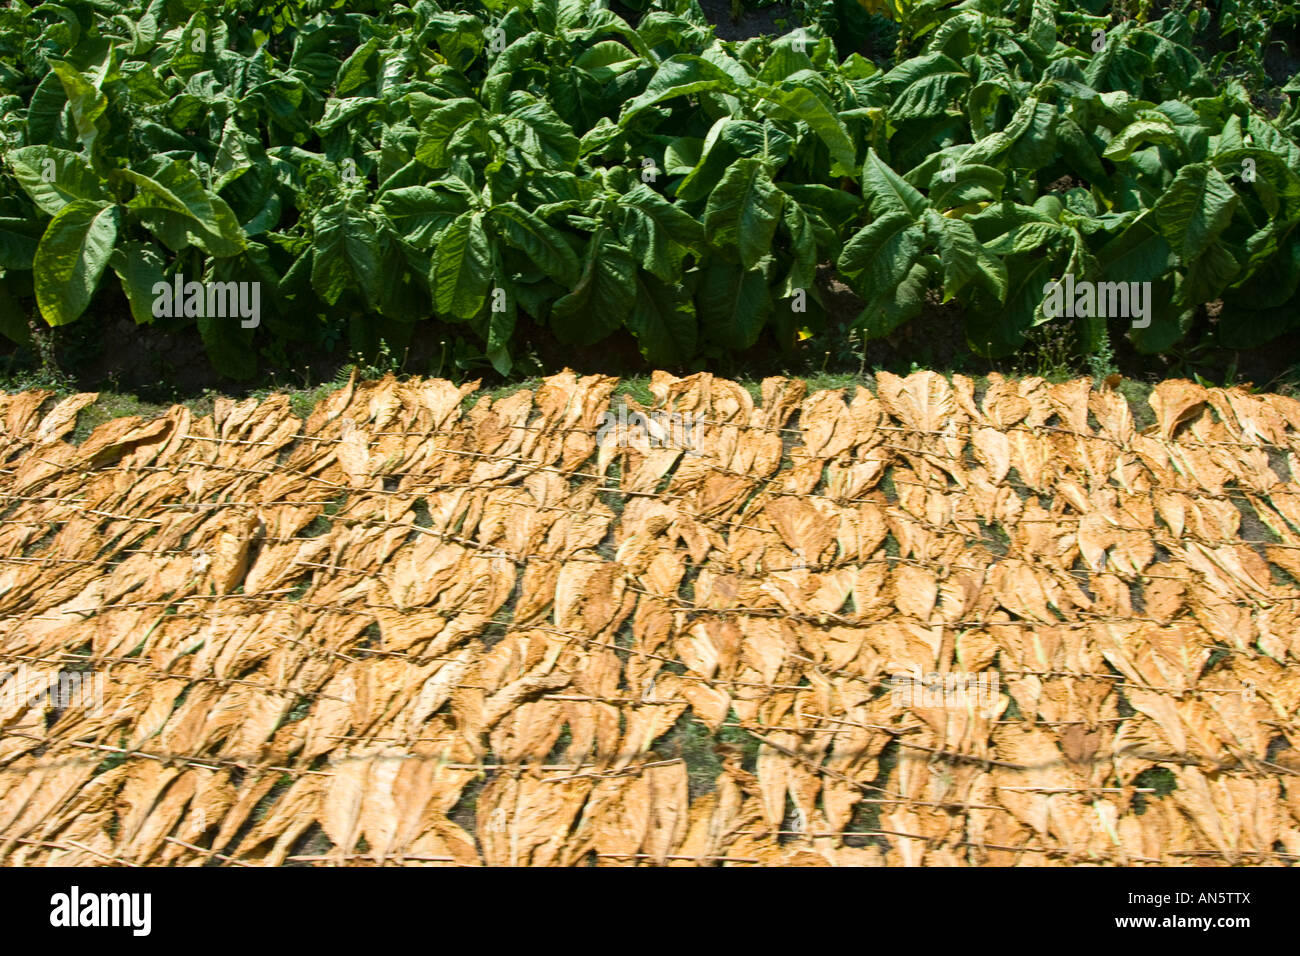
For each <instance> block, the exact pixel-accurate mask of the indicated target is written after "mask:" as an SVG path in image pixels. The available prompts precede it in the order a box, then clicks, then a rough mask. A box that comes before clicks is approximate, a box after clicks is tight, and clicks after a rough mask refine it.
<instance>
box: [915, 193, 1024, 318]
mask: <svg viewBox="0 0 1300 956" xmlns="http://www.w3.org/2000/svg"><path fill="white" fill-rule="evenodd" d="M925 225H926V231H927V232H928V233H929V235H930V237H931V238H932V239H933V240H934V241H935V242H936V244H937V245H938V247H939V262H940V263H941V264H942V265H943V297H944V301H947V300H948V299H951V298H952V297H953V296H955V295H956V294H957V293H958V292H960V291H961V290H962V289H964V288H965V287H966V285H967V283H969V282H971V281H972V280H978V281H979V282H980V283H981V284H982V285H983V286H984V288H985V289H986V290H987V291H988V292H989V293H990V294H991V295H992V296H994V297H995V298H997V299H998V300H999V301H1000V300H1002V299H1003V298H1004V297H1005V296H1006V294H1007V271H1006V267H1005V266H1004V265H1003V264H1002V260H1000V259H997V258H995V257H994V256H991V255H989V254H988V253H987V252H986V251H985V250H984V247H983V246H982V245H980V241H979V240H978V239H977V238H975V230H974V229H972V228H971V227H970V224H969V223H966V222H963V221H962V220H960V219H949V218H948V217H946V216H941V215H939V214H938V213H937V212H935V211H934V210H933V209H931V210H928V211H927V213H926V218H925Z"/></svg>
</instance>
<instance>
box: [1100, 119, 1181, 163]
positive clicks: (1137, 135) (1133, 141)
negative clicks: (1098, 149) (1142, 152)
mask: <svg viewBox="0 0 1300 956" xmlns="http://www.w3.org/2000/svg"><path fill="white" fill-rule="evenodd" d="M1142 116H1143V118H1142V119H1139V120H1136V121H1135V122H1132V123H1129V125H1128V126H1125V127H1124V128H1123V129H1122V130H1120V131H1119V132H1118V133H1116V134H1115V135H1114V137H1112V138H1111V141H1110V142H1109V143H1107V144H1106V148H1105V149H1104V150H1102V153H1101V155H1102V156H1103V157H1104V158H1106V159H1109V160H1111V161H1112V162H1117V163H1118V162H1123V161H1124V160H1126V159H1128V158H1129V157H1130V156H1132V155H1133V151H1134V150H1136V149H1140V148H1142V147H1144V146H1147V145H1149V144H1152V143H1157V144H1159V145H1161V146H1168V147H1169V148H1170V149H1172V150H1173V151H1174V152H1176V153H1179V154H1181V153H1182V151H1183V143H1182V140H1180V139H1179V138H1178V134H1177V133H1176V132H1175V131H1174V124H1173V123H1171V122H1169V119H1168V118H1167V117H1165V116H1162V115H1160V114H1158V113H1155V111H1153V110H1144V111H1143V114H1142Z"/></svg>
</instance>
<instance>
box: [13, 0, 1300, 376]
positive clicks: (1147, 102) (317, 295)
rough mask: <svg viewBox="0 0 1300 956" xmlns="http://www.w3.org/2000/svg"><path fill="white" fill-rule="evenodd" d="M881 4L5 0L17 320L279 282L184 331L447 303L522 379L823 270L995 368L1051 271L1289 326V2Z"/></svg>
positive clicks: (1183, 316) (267, 326)
mask: <svg viewBox="0 0 1300 956" xmlns="http://www.w3.org/2000/svg"><path fill="white" fill-rule="evenodd" d="M881 9H882V10H884V9H887V11H888V12H889V13H890V15H891V17H892V21H890V20H885V19H883V18H882V17H880V16H879V15H873V14H869V13H868V12H867V11H866V10H865V9H864V8H863V7H861V6H858V5H857V4H856V3H855V2H852V0H849V2H844V0H838V2H833V3H806V4H802V5H800V6H797V7H796V9H795V14H797V17H796V18H803V19H804V20H805V21H807V22H806V23H805V25H804V26H803V27H802V28H801V30H800V31H797V32H796V31H795V30H794V29H793V26H792V28H791V32H789V33H787V34H785V35H783V36H777V37H759V38H754V39H750V40H747V41H734V42H727V41H719V40H717V39H716V38H715V37H714V34H713V30H712V28H711V27H710V26H709V24H708V23H707V21H706V20H705V18H704V15H703V12H702V11H701V9H700V8H699V7H698V5H697V4H695V3H694V2H693V0H691V2H687V0H664V2H660V0H648V2H642V3H638V4H636V5H635V9H634V10H631V9H626V8H624V10H623V12H624V13H625V14H626V18H625V17H624V16H620V15H618V14H616V13H614V12H612V11H611V10H609V9H607V8H605V7H604V6H603V5H602V4H600V3H586V2H579V0H484V2H467V3H458V4H454V5H453V4H450V3H448V4H446V5H440V4H437V3H434V2H429V0H421V2H417V3H411V4H402V3H396V4H391V3H377V2H369V0H356V2H328V0H274V2H270V3H253V2H246V0H226V2H223V3H219V4H218V3H207V2H201V0H152V2H149V3H140V2H112V0H64V2H60V3H46V4H42V5H40V6H36V7H31V6H28V5H26V4H24V3H21V2H19V3H13V4H11V5H10V6H8V7H6V8H5V9H4V10H0V134H3V136H4V137H5V139H4V144H5V148H4V151H3V156H4V168H3V172H2V173H0V270H2V271H0V333H3V334H4V335H5V336H7V337H9V338H11V339H13V340H14V341H16V342H25V341H27V340H28V338H29V336H30V330H29V325H28V321H29V319H30V318H31V317H32V316H33V315H38V316H39V317H40V318H41V320H43V321H44V322H45V323H47V324H48V325H51V326H57V325H62V324H66V323H70V322H73V321H95V318H96V309H95V308H94V307H93V306H92V303H94V302H95V301H96V299H97V297H100V296H113V295H122V296H125V299H126V302H127V303H128V304H129V307H130V310H131V314H132V315H133V317H134V318H135V320H136V321H137V322H139V323H141V324H145V325H148V324H150V323H153V322H154V321H155V319H154V316H153V312H152V304H153V301H154V294H153V288H154V286H155V284H156V283H158V282H162V281H170V279H171V277H172V276H174V275H175V274H177V273H182V274H184V276H185V277H186V279H187V280H188V279H203V280H209V281H223V282H224V281H239V280H242V281H258V282H260V283H261V286H262V310H263V314H264V319H263V322H262V325H261V326H260V327H259V328H257V329H246V328H242V327H241V325H240V323H239V321H238V319H237V318H231V319H224V318H217V317H201V316H196V317H194V319H193V321H194V322H195V324H196V325H197V327H198V330H199V332H200V334H201V335H202V337H203V341H204V343H205V346H206V348H207V350H208V354H209V356H210V358H211V361H212V363H213V364H214V366H215V367H216V368H217V369H219V370H220V371H221V372H222V373H223V374H226V375H229V376H231V377H235V378H248V377H251V376H253V375H255V374H256V373H257V371H258V361H259V355H262V356H265V355H267V354H272V355H276V354H279V355H283V354H286V349H287V348H293V347H297V346H298V345H303V346H306V347H321V346H322V345H329V344H330V335H331V334H334V333H331V332H330V331H329V330H330V329H332V328H336V327H337V319H338V317H339V316H346V319H347V325H348V334H349V335H350V337H351V340H352V341H353V342H354V343H355V344H358V345H361V346H364V347H366V348H369V349H371V350H373V348H374V347H375V346H376V345H377V344H378V343H381V342H382V343H387V344H389V345H391V346H392V347H394V348H400V347H401V346H402V344H403V343H404V342H406V341H408V340H409V339H410V337H411V335H412V332H413V330H414V328H415V326H416V324H417V323H420V322H428V321H434V322H439V323H443V324H444V325H446V326H447V327H448V328H449V329H451V330H452V334H453V335H454V338H455V341H456V351H457V356H458V361H459V362H461V364H462V365H464V366H470V367H472V366H474V365H476V364H479V365H483V366H485V367H486V366H487V365H488V364H490V365H491V366H493V367H494V368H495V369H496V370H497V371H498V372H500V373H501V374H503V375H504V374H507V373H508V372H509V371H510V370H511V368H512V365H513V364H514V362H515V360H516V358H517V357H518V355H519V354H520V352H521V350H525V349H527V348H528V347H529V346H530V343H532V342H535V341H537V340H538V339H540V338H547V339H552V340H554V341H557V342H559V343H562V344H571V345H591V344H594V343H597V342H601V341H603V340H604V339H606V338H607V337H608V336H610V335H612V334H614V333H615V332H619V331H626V332H628V333H630V334H631V335H632V336H634V337H635V340H636V342H637V345H638V348H639V349H640V351H641V353H642V355H643V357H644V359H645V361H646V362H647V363H649V364H651V365H654V366H668V367H691V366H692V365H694V366H697V367H698V365H699V364H700V363H702V362H707V361H708V360H709V359H710V358H711V357H716V356H719V355H721V354H723V353H727V352H731V351H736V350H744V349H747V348H750V347H752V346H753V345H755V343H758V342H760V341H767V342H771V343H775V344H776V345H778V346H780V347H783V348H789V347H790V346H791V345H792V344H793V343H794V342H796V341H798V340H799V339H801V338H808V337H816V336H819V335H822V334H825V332H826V316H825V312H824V310H823V308H822V304H821V293H820V291H819V290H820V288H821V285H820V283H819V281H818V274H817V273H818V267H819V266H820V265H822V264H824V263H830V264H832V265H833V269H834V272H835V273H836V274H837V275H838V277H839V278H840V279H841V280H842V281H843V282H846V283H847V284H849V285H850V286H851V287H852V288H853V289H854V290H855V291H856V292H857V293H858V294H859V295H860V296H861V298H862V300H863V301H864V303H865V307H864V309H863V310H862V313H861V315H860V316H859V317H858V319H857V321H856V326H857V327H858V328H859V329H860V330H861V332H862V334H863V335H864V336H865V337H867V338H872V337H879V336H884V335H887V334H889V333H891V332H892V331H893V330H895V329H896V328H898V327H899V326H900V325H901V324H903V323H906V322H908V321H910V320H911V319H913V318H915V317H916V316H917V315H918V314H919V313H920V311H921V309H922V307H923V305H924V303H925V301H926V297H927V296H928V295H937V296H939V297H940V298H942V299H943V300H945V301H948V300H953V301H956V302H958V303H959V304H960V305H961V307H962V314H963V315H964V321H965V323H966V328H965V332H966V339H967V342H968V344H969V347H970V349H971V350H972V351H974V352H976V353H977V354H981V355H985V356H1005V355H1010V354H1012V353H1014V352H1015V351H1016V350H1017V349H1018V348H1020V347H1021V346H1022V345H1023V344H1024V342H1025V340H1026V336H1027V335H1029V334H1031V332H1032V330H1033V329H1034V328H1035V327H1036V326H1038V325H1041V324H1042V323H1043V322H1044V321H1046V318H1047V317H1046V316H1045V315H1044V313H1043V309H1042V298H1043V297H1042V289H1043V286H1044V284H1045V283H1047V282H1049V281H1052V280H1053V279H1055V278H1059V277H1060V276H1062V275H1063V274H1065V273H1072V274H1073V275H1074V276H1075V277H1076V279H1081V280H1082V279H1090V280H1095V281H1124V282H1137V281H1148V282H1151V283H1152V286H1153V290H1154V302H1155V306H1156V308H1155V313H1154V316H1153V321H1152V323H1151V325H1150V326H1149V327H1148V328H1145V329H1140V330H1139V329H1128V328H1127V327H1126V324H1120V325H1116V324H1114V323H1112V324H1111V325H1110V326H1109V327H1108V325H1107V322H1106V321H1105V320H1104V319H1097V318H1091V319H1087V318H1084V319H1079V320H1077V324H1078V328H1077V334H1078V337H1079V341H1080V342H1082V343H1083V344H1084V347H1085V349H1087V350H1106V349H1108V348H1109V347H1110V345H1109V340H1110V337H1111V336H1113V335H1116V334H1126V335H1129V336H1131V338H1132V341H1133V344H1134V345H1135V346H1136V347H1137V348H1138V349H1140V350H1143V351H1147V352H1159V351H1163V350H1167V349H1170V348H1172V347H1174V346H1175V345H1177V344H1178V343H1179V342H1180V340H1182V339H1184V337H1185V336H1187V335H1188V333H1189V330H1190V329H1191V328H1192V326H1193V320H1194V317H1195V316H1196V314H1197V310H1198V309H1201V308H1202V307H1203V306H1204V304H1205V303H1210V302H1216V303H1217V302H1221V304H1222V305H1221V311H1220V312H1219V318H1218V321H1217V324H1216V325H1215V327H1214V330H1213V336H1214V338H1215V342H1216V343H1217V344H1219V345H1223V346H1226V347H1230V348H1243V347H1250V346H1255V345H1259V344H1262V343H1265V342H1268V341H1269V340H1271V339H1272V338H1274V337H1276V336H1278V335H1280V334H1282V333H1284V332H1286V331H1288V330H1290V329H1293V328H1295V327H1297V325H1300V292H1298V291H1297V287H1298V286H1300V233H1297V231H1296V226H1297V223H1300V178H1298V177H1297V173H1296V170H1297V168H1298V165H1297V164H1298V162H1300V146H1298V145H1297V135H1298V134H1300V100H1297V97H1296V94H1297V93H1298V92H1300V85H1297V81H1296V79H1295V78H1294V77H1293V78H1292V79H1291V80H1290V82H1287V83H1286V84H1285V85H1284V86H1283V87H1282V88H1281V89H1280V90H1278V89H1276V88H1273V89H1270V88H1269V83H1268V79H1267V75H1266V72H1265V66H1264V56H1263V54H1262V52H1261V51H1262V50H1263V49H1264V48H1265V46H1266V45H1267V43H1268V41H1269V38H1270V37H1272V36H1273V34H1274V31H1275V30H1278V29H1280V28H1281V27H1293V25H1294V23H1295V11H1294V9H1293V8H1291V7H1289V6H1287V5H1281V6H1272V5H1270V6H1265V5H1243V4H1239V3H1225V4H1220V5H1216V6H1214V7H1213V8H1207V7H1203V6H1202V5H1201V4H1186V3H1184V4H1177V3H1176V4H1174V5H1172V6H1168V7H1162V9H1163V11H1164V12H1163V14H1162V15H1161V16H1159V17H1157V18H1152V17H1151V16H1150V10H1149V9H1146V8H1143V7H1140V6H1135V7H1133V8H1129V7H1123V8H1121V7H1118V6H1113V5H1111V4H1108V3H1102V2H1089V0H1077V2H1076V0H1060V2H1054V0H966V2H962V3H953V2H944V0H924V2H921V3H911V2H906V0H889V5H888V7H887V8H885V7H883V6H882V8H881ZM634 24H635V25H634ZM1210 30H1213V32H1214V37H1215V38H1216V39H1215V43H1216V44H1218V46H1219V47H1220V49H1218V50H1217V52H1213V54H1212V55H1211V51H1210V49H1209V48H1208V47H1207V46H1206V36H1207V31H1210ZM882 39H883V42H882ZM890 43H892V44H894V49H893V50H892V51H891V53H890V54H888V55H882V54H880V53H879V52H878V51H879V49H880V48H882V47H885V46H888V45H889V44H890ZM860 50H865V51H866V52H867V54H869V55H864V53H863V52H859V51H860ZM268 343H270V344H271V345H272V346H273V347H271V348H270V349H268Z"/></svg>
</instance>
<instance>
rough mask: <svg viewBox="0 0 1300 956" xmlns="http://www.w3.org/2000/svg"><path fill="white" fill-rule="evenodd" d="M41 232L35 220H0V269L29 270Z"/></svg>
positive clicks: (39, 224)
mask: <svg viewBox="0 0 1300 956" xmlns="http://www.w3.org/2000/svg"><path fill="white" fill-rule="evenodd" d="M42 232H44V229H42V228H41V223H39V222H37V221H35V220H32V219H11V218H0V269H14V270H25V269H30V268H31V267H32V260H33V259H35V258H36V244H37V243H38V242H40V239H41V233H42Z"/></svg>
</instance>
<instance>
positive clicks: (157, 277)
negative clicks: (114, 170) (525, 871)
mask: <svg viewBox="0 0 1300 956" xmlns="http://www.w3.org/2000/svg"><path fill="white" fill-rule="evenodd" d="M109 264H110V265H111V266H112V267H113V271H114V272H116V273H117V277H118V278H119V279H120V280H121V281H122V291H123V292H124V293H125V294H126V301H127V304H128V305H129V306H130V307H131V318H133V319H135V322H136V324H137V325H146V324H148V323H150V322H153V320H154V314H153V302H154V286H155V285H156V284H157V283H159V282H165V281H167V280H166V278H165V277H164V275H163V268H164V267H165V266H166V265H167V260H166V259H165V258H163V255H162V252H161V251H160V250H159V249H158V247H157V246H155V245H154V244H153V243H151V242H135V241H131V242H123V243H121V244H119V245H118V247H117V248H116V249H115V250H114V251H113V255H112V256H111V257H110V258H109Z"/></svg>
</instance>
